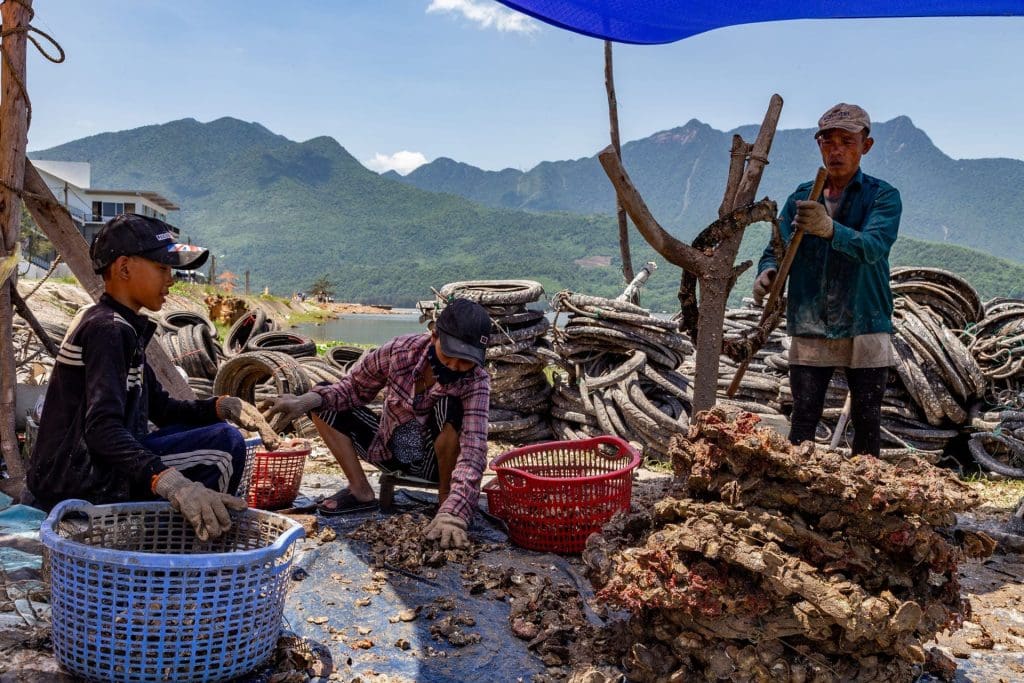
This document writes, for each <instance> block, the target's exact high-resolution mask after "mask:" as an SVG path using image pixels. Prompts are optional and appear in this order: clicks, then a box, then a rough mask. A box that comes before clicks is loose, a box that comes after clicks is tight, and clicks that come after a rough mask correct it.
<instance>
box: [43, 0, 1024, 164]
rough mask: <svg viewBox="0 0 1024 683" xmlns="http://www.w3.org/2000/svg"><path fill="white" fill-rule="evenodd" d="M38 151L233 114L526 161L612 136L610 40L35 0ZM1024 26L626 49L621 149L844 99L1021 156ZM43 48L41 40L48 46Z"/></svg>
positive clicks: (962, 147) (443, 5) (381, 145)
mask: <svg viewBox="0 0 1024 683" xmlns="http://www.w3.org/2000/svg"><path fill="white" fill-rule="evenodd" d="M34 4H35V7H36V18H35V19H34V21H33V25H34V26H36V27H37V28H39V29H41V30H43V31H46V32H47V33H49V34H50V35H52V36H53V37H54V38H55V39H57V41H58V42H60V44H61V45H62V46H63V47H64V49H65V51H66V53H67V60H66V61H65V62H64V63H62V64H53V63H51V62H49V61H46V60H45V59H43V58H42V57H41V56H40V55H39V54H38V53H37V52H36V50H35V49H34V48H33V47H32V46H31V45H30V46H29V62H28V84H29V93H30V96H31V100H32V124H31V128H30V130H29V149H30V150H38V149H45V148H47V147H51V146H54V145H57V144H61V143H63V142H68V141H70V140H75V139H78V138H82V137H86V136H89V135H94V134H97V133H102V132H108V131H117V130H125V129H130V128H136V127H139V126H144V125H151V124H157V123H166V122H168V121H173V120H177V119H182V118H189V117H191V118H195V119H197V120H199V121H204V122H205V121H212V120H214V119H217V118H220V117H223V116H231V117H235V118H238V119H242V120H245V121H254V122H258V123H260V124H262V125H264V126H266V127H267V128H268V129H270V130H271V131H273V132H275V133H279V134H281V135H284V136H285V137H287V138H289V139H292V140H296V141H304V140H308V139H310V138H314V137H318V136H322V135H327V136H330V137H333V138H335V139H336V140H337V141H338V142H339V143H340V144H341V145H342V146H344V147H345V148H346V149H347V150H348V151H349V152H350V153H351V154H352V155H353V156H355V157H356V158H357V159H359V160H360V161H362V162H363V163H364V164H365V165H367V166H368V167H370V168H372V169H374V170H378V171H384V170H389V169H395V170H397V171H398V172H400V173H408V172H409V171H411V170H412V169H413V168H415V167H416V166H418V165H419V164H422V163H425V162H428V161H432V160H434V159H436V158H438V157H450V158H453V159H456V160H458V161H463V162H466V163H469V164H473V165H474V166H478V167H481V168H485V169H489V170H499V169H502V168H507V167H511V168H517V169H521V170H527V169H529V168H532V167H533V166H535V165H536V164H537V163H539V162H541V161H546V160H562V159H575V158H580V157H586V156H591V155H593V154H595V153H596V152H598V151H599V150H600V149H602V148H603V147H605V146H606V145H607V144H608V110H607V100H606V97H605V89H604V47H603V43H602V41H600V40H596V39H593V38H588V37H586V36H581V35H577V34H574V33H570V32H567V31H564V30H561V29H558V28H555V27H553V26H549V25H547V24H542V23H539V22H537V21H536V20H534V19H531V18H528V17H526V16H524V15H521V14H516V13H513V12H512V11H511V10H508V9H507V8H505V7H504V6H502V5H500V4H498V3H496V2H493V1H492V0H297V1H296V2H289V3H282V2H269V1H266V0H214V1H210V0H203V1H201V0H131V1H130V2H129V1H128V0H121V1H119V2H118V1H114V0H89V2H85V1H83V0H45V2H44V1H41V0H37V1H36V2H35V3H34ZM1022 39H1024V18H1021V17H1010V18H1005V17H1004V18H969V19H968V18H944V19H888V20H833V21H811V20H801V21H788V22H776V23H767V24H752V25H746V26H739V27H730V28H724V29H719V30H716V31H711V32H708V33H705V34H702V35H699V36H695V37H692V38H689V39H687V40H683V41H680V42H677V43H673V44H670V45H656V46H635V45H620V44H616V45H615V47H614V63H615V84H616V90H617V95H618V104H619V121H620V127H621V134H622V139H623V141H628V140H634V139H639V138H643V137H646V136H648V135H651V134H653V133H655V132H657V131H660V130H666V129H669V128H673V127H676V126H681V125H683V124H685V123H686V122H687V121H689V120H690V119H694V118H696V119H699V120H701V121H703V122H705V123H708V124H710V125H711V126H713V127H714V128H717V129H719V130H729V129H732V128H734V127H736V126H740V125H745V124H752V123H759V122H760V121H761V119H762V118H763V116H764V112H765V109H766V108H767V105H768V100H769V98H770V97H771V95H772V94H773V93H778V94H780V95H781V96H782V97H783V99H784V100H785V106H784V107H783V111H782V117H781V119H780V122H779V128H780V129H787V128H810V127H812V126H814V125H815V122H816V120H817V118H818V116H820V115H821V113H822V112H824V111H825V110H826V109H828V108H829V107H830V106H831V105H833V104H835V103H836V102H839V101H847V102H855V103H857V104H860V105H861V106H863V107H864V108H866V109H867V110H868V112H869V113H870V114H871V117H872V119H873V120H875V121H887V120H890V119H892V118H894V117H896V116H899V115H906V116H909V117H910V118H911V119H912V120H913V122H914V123H915V124H916V125H917V126H918V127H919V128H921V129H923V130H924V131H925V132H926V133H927V134H928V135H929V137H931V139H932V141H933V142H934V143H935V144H936V145H937V146H938V147H939V148H940V149H941V150H942V151H944V152H945V153H946V154H948V155H949V156H951V157H954V158H982V157H1011V158H1016V159H1024V125H1022V123H1021V121H1022V117H1021V113H1020V112H1021V111H1024V54H1022V52H1021V46H1022V45H1024V40H1022ZM44 45H45V43H44Z"/></svg>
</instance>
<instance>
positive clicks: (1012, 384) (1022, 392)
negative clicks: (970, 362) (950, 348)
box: [963, 299, 1024, 410]
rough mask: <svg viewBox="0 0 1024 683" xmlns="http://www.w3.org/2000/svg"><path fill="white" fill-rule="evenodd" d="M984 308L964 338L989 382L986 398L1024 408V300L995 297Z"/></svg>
mask: <svg viewBox="0 0 1024 683" xmlns="http://www.w3.org/2000/svg"><path fill="white" fill-rule="evenodd" d="M984 309H985V314H984V315H983V316H982V317H981V319H980V320H978V321H977V322H976V323H975V324H974V325H968V326H967V327H966V328H964V332H963V339H964V340H965V341H966V342H967V345H968V346H967V348H968V349H970V352H971V355H972V356H973V357H974V360H975V361H977V363H978V365H979V366H980V367H981V372H982V374H983V375H984V376H985V380H986V381H987V382H988V394H987V396H986V398H988V400H989V401H990V402H991V403H992V404H994V405H1007V406H1012V407H1013V408H1016V409H1018V410H1024V300H1021V299H993V300H991V301H988V302H986V303H985V306H984Z"/></svg>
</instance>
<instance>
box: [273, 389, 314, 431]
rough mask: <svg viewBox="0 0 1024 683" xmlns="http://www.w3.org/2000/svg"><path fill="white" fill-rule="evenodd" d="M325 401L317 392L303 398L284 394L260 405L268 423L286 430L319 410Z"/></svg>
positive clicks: (308, 393)
mask: <svg viewBox="0 0 1024 683" xmlns="http://www.w3.org/2000/svg"><path fill="white" fill-rule="evenodd" d="M323 401H324V399H323V398H322V397H321V396H320V394H318V393H316V392H315V391H308V392H306V393H305V394H302V395H301V396H296V395H295V394H282V395H280V396H275V397H274V398H268V399H267V400H265V401H263V402H262V403H260V410H261V411H263V417H265V418H266V419H267V422H269V423H271V424H277V425H280V427H281V429H284V428H285V427H287V426H288V425H290V424H291V423H292V422H294V421H295V420H297V419H299V418H300V417H302V416H303V415H305V414H306V413H308V412H309V411H311V410H316V409H317V408H319V407H320V406H321V405H323ZM275 421H276V422H275Z"/></svg>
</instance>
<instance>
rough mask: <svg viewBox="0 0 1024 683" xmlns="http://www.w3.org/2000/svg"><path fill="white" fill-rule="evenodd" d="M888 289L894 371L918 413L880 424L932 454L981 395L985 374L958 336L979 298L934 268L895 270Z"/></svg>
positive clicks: (973, 316)
mask: <svg viewBox="0 0 1024 683" xmlns="http://www.w3.org/2000/svg"><path fill="white" fill-rule="evenodd" d="M892 290H893V297H894V299H895V304H896V310H895V312H894V313H893V324H894V325H895V327H896V334H895V335H893V345H894V347H895V349H896V354H897V356H898V360H899V362H898V363H897V364H896V371H897V373H898V374H899V377H900V380H901V382H902V384H903V386H904V388H905V390H906V392H907V395H908V396H909V398H910V399H911V401H912V402H913V403H914V404H916V406H917V407H918V408H919V411H918V415H916V416H909V415H907V414H902V415H898V416H895V415H891V417H892V418H894V419H890V420H888V421H887V423H886V425H885V428H886V430H887V431H888V433H889V434H890V435H891V436H892V437H894V438H896V439H897V440H899V441H900V442H903V443H904V444H906V445H907V446H908V447H910V448H911V449H913V450H915V451H923V452H924V453H925V456H926V457H927V456H928V455H938V454H941V453H942V451H943V450H944V448H945V446H946V444H947V443H948V441H949V440H950V439H951V438H953V437H954V436H956V434H957V433H958V432H959V430H960V429H961V428H962V427H964V426H965V425H967V423H968V421H969V415H970V414H971V412H972V411H973V410H974V409H975V408H976V407H977V405H978V404H979V403H980V402H981V400H982V397H983V396H984V394H985V376H984V375H983V374H982V371H981V368H980V367H979V366H978V363H977V361H976V360H975V359H974V357H973V356H972V355H971V352H970V350H969V349H968V348H967V346H966V345H965V344H964V343H963V341H961V337H960V332H961V331H962V330H963V329H964V328H966V327H968V326H971V325H974V324H976V323H977V322H978V321H980V320H981V318H982V316H983V313H984V311H983V308H982V305H981V300H980V299H979V298H978V294H977V292H976V291H975V290H974V288H973V287H971V285H970V284H969V283H968V282H967V281H966V280H964V279H963V278H961V277H959V276H958V275H955V274H953V273H950V272H948V271H945V270H941V269H939V268H918V267H915V268H898V269H895V270H893V272H892ZM930 459H931V458H930Z"/></svg>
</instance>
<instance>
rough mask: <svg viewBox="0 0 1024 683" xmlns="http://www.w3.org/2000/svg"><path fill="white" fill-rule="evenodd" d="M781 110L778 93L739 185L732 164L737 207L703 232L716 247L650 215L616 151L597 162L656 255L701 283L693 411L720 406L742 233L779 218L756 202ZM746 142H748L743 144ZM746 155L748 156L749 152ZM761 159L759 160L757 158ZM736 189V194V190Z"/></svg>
mask: <svg viewBox="0 0 1024 683" xmlns="http://www.w3.org/2000/svg"><path fill="white" fill-rule="evenodd" d="M781 111H782V98H781V97H779V96H778V95H773V96H772V99H771V102H770V103H769V105H768V112H767V113H766V114H765V118H764V121H763V123H762V124H761V130H760V131H759V132H758V136H757V141H756V142H755V143H754V144H753V145H752V146H751V147H750V152H749V157H750V159H749V162H748V163H747V165H746V172H745V173H744V175H743V177H742V178H741V179H739V182H738V185H737V184H736V176H737V167H736V163H737V162H736V161H735V160H736V159H737V157H736V156H734V157H733V160H732V161H731V163H730V170H729V179H727V184H726V194H725V200H723V208H725V207H726V206H727V202H728V200H729V197H730V196H733V200H732V207H731V208H730V210H729V211H727V212H722V215H721V216H720V218H719V219H718V220H717V221H715V222H714V223H712V224H711V225H710V226H709V227H708V228H707V229H706V230H705V231H704V233H702V235H704V234H708V235H711V236H712V237H711V240H710V241H711V242H712V243H713V244H714V246H713V248H711V249H709V250H700V249H696V248H694V247H693V246H691V245H689V244H686V243H684V242H681V241H680V240H678V239H676V238H675V237H673V236H672V235H670V234H669V233H668V232H666V231H665V230H664V229H663V228H662V227H661V226H660V225H659V224H658V222H657V221H656V220H655V219H654V216H653V215H651V212H650V210H649V209H648V208H647V205H646V204H645V203H644V200H643V198H642V197H641V196H640V193H639V192H638V191H637V189H636V187H635V186H634V185H633V182H632V181H631V180H630V178H629V176H628V175H627V174H626V171H625V169H624V168H623V166H622V160H621V158H620V157H619V155H618V154H616V152H615V150H614V149H613V148H612V147H611V146H609V147H607V148H605V149H604V150H603V151H602V152H601V153H600V154H598V159H599V160H600V162H601V165H602V166H603V167H604V170H605V173H606V174H607V175H608V178H609V179H610V180H611V181H612V185H614V186H615V191H616V193H617V194H618V197H619V200H620V201H621V202H622V204H623V206H624V207H625V209H626V212H627V213H628V214H629V217H630V218H632V219H633V224H634V225H636V227H637V230H638V231H639V232H640V234H641V235H643V237H644V239H645V240H647V242H648V244H650V245H651V246H652V247H654V249H655V251H657V252H658V253H659V254H661V255H662V256H664V257H665V259H666V260H668V261H669V262H670V263H673V264H675V265H677V266H679V267H681V268H683V269H685V270H687V271H689V272H690V273H693V274H694V275H696V276H697V279H698V281H699V283H700V304H699V308H698V320H699V324H698V326H697V339H696V340H695V344H696V359H695V362H696V369H695V373H694V375H695V377H694V392H693V409H694V411H695V412H699V411H701V410H707V409H708V408H711V407H713V406H714V405H715V400H716V398H717V396H716V394H717V390H718V363H719V356H720V354H721V352H722V324H723V322H724V320H725V306H726V303H727V301H728V298H729V291H730V290H731V289H732V286H733V285H734V284H735V282H736V277H737V275H738V274H739V273H740V272H741V271H742V270H744V269H745V268H747V267H749V266H750V263H749V262H747V263H746V264H744V265H742V266H740V267H734V266H733V262H734V261H735V260H736V254H737V252H738V251H739V247H740V242H741V241H742V239H743V231H744V230H745V229H746V227H747V226H748V225H750V224H751V223H757V222H759V221H771V220H774V218H775V213H776V207H775V202H772V201H769V200H767V199H763V200H761V201H760V202H758V203H756V204H753V203H752V202H753V198H754V195H755V194H756V193H757V187H758V184H759V183H760V181H761V174H762V173H763V171H764V166H765V164H767V162H768V152H769V151H770V150H771V144H772V140H773V139H774V136H775V128H776V126H777V125H778V120H779V113H780V112H781ZM740 143H742V140H740V141H739V143H738V142H737V140H736V139H735V138H734V139H733V151H734V152H737V151H742V152H745V148H741V147H739V144H740ZM743 144H745V143H743ZM744 156H747V154H744ZM755 157H756V159H755ZM733 187H735V190H734V191H733Z"/></svg>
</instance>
